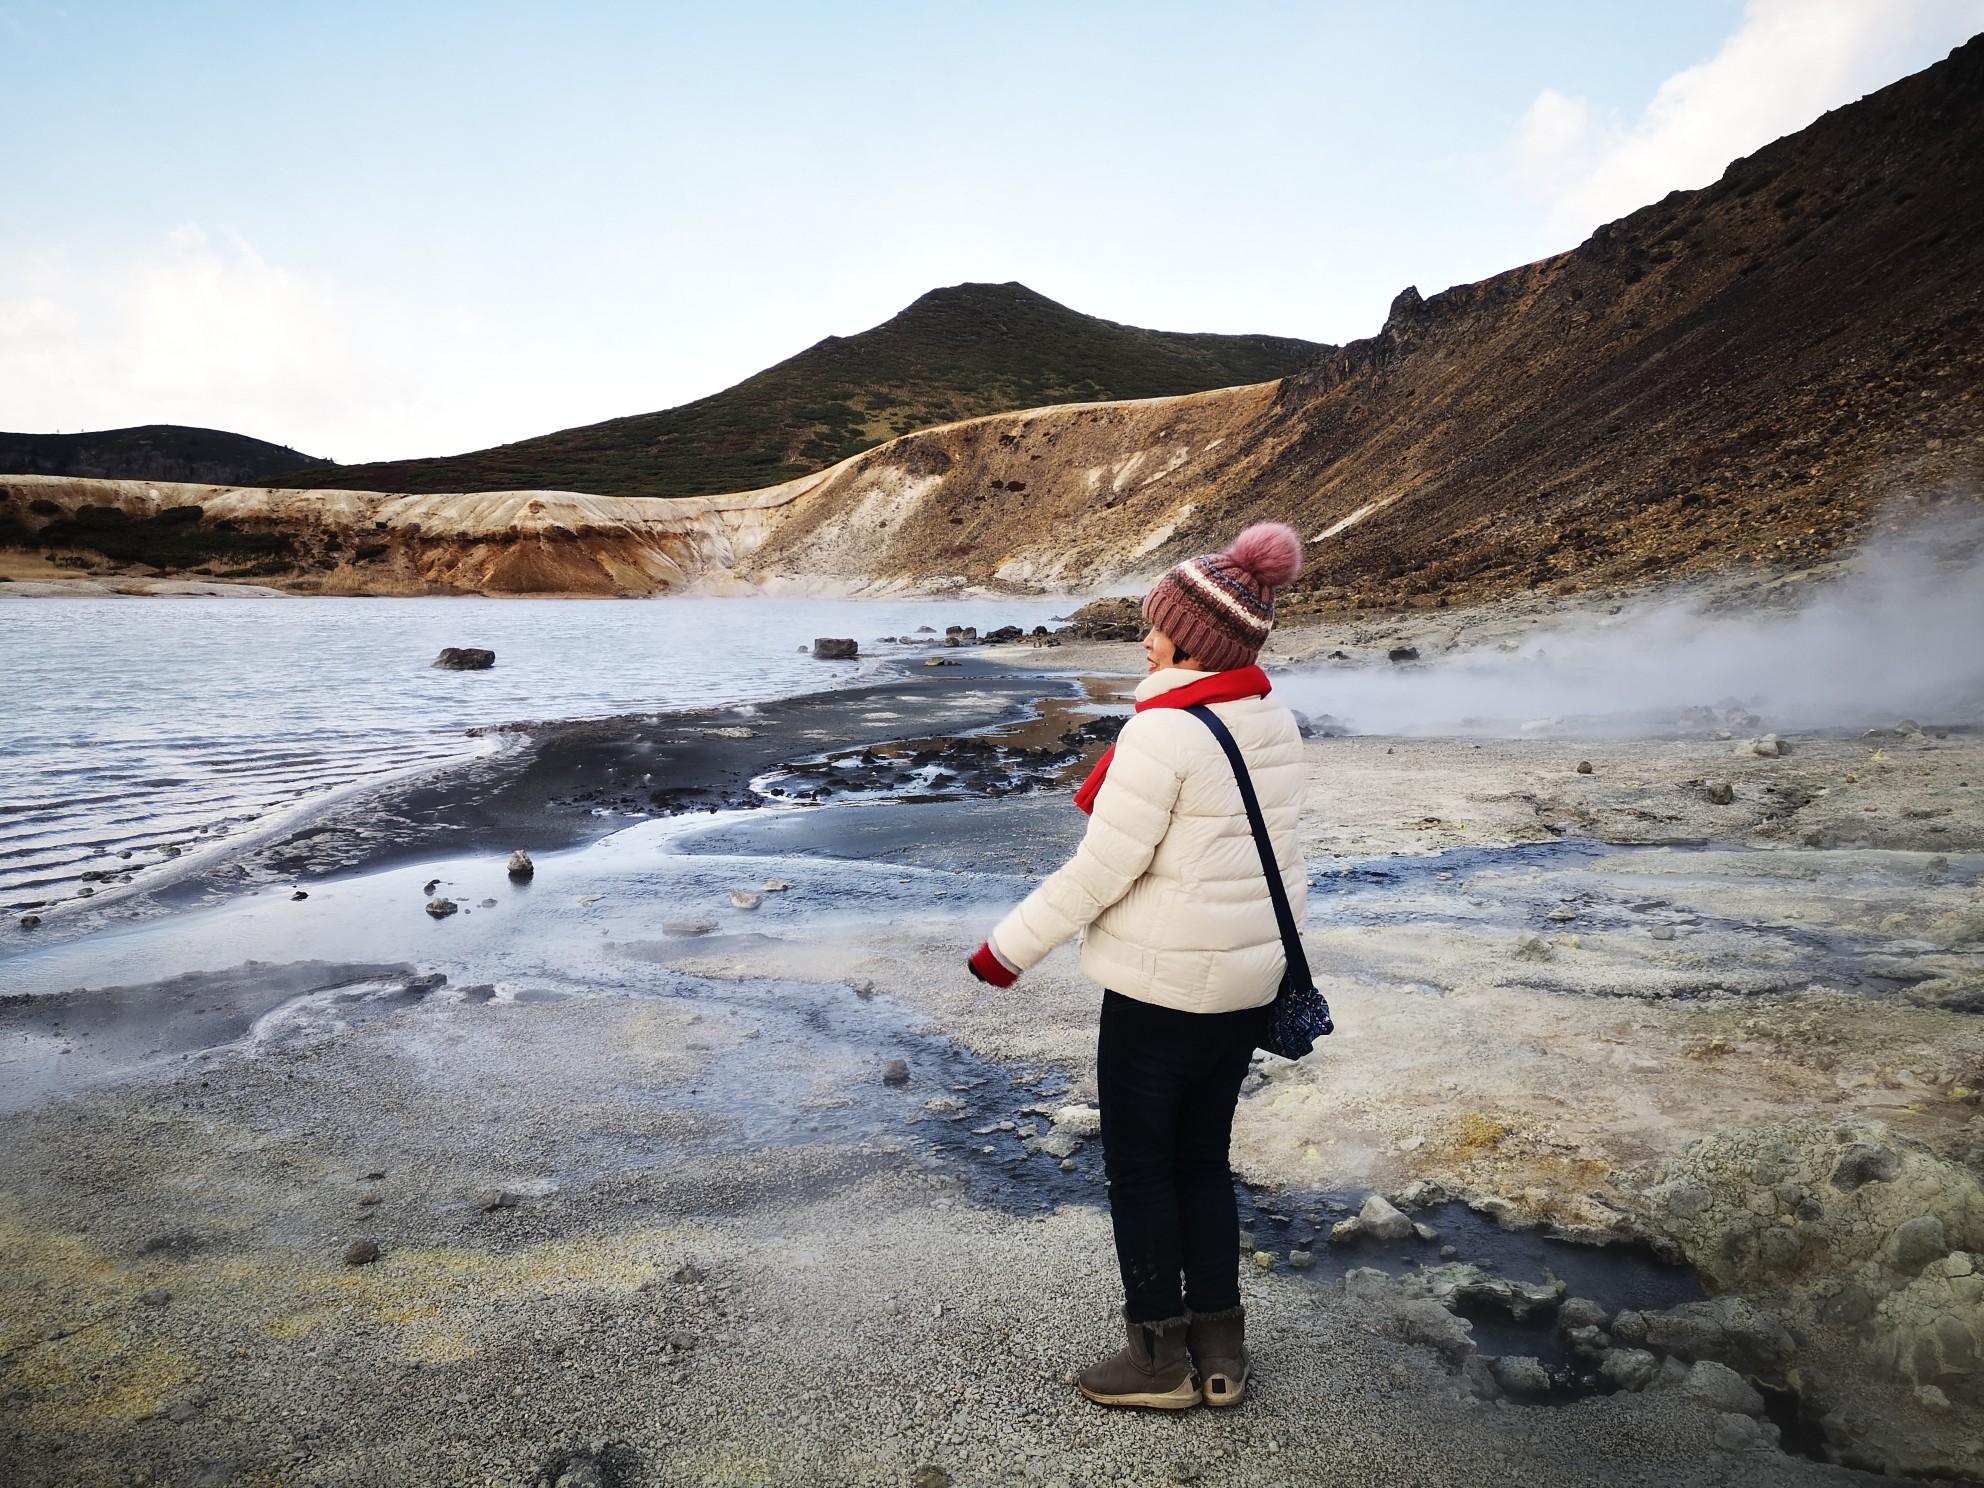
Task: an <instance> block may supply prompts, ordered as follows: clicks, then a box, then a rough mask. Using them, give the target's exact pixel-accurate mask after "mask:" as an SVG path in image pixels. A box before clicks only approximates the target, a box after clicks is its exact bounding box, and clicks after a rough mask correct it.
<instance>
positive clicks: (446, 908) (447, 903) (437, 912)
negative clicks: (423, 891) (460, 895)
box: [427, 899, 459, 920]
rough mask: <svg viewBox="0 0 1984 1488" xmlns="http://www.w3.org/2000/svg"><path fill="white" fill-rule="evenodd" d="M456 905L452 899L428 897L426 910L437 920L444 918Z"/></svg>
mask: <svg viewBox="0 0 1984 1488" xmlns="http://www.w3.org/2000/svg"><path fill="white" fill-rule="evenodd" d="M458 907H459V906H458V905H456V903H455V901H454V900H452V899H429V900H428V901H427V912H428V913H429V914H431V915H432V916H434V918H435V919H437V920H445V919H446V918H447V917H448V916H449V915H451V914H453V913H454V912H455V910H456V909H457V908H458Z"/></svg>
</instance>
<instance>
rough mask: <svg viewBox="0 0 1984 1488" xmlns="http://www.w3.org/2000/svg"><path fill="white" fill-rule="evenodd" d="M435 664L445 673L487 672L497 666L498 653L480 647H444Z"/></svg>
mask: <svg viewBox="0 0 1984 1488" xmlns="http://www.w3.org/2000/svg"><path fill="white" fill-rule="evenodd" d="M433 664H434V665H435V666H437V667H439V668H440V669H441V670H442V671H444V672H486V671H488V670H489V669H490V668H491V667H493V666H494V665H496V653H495V652H494V651H484V650H483V649H482V648H481V647H479V646H443V647H442V648H441V654H440V655H439V656H437V657H435V658H434V662H433Z"/></svg>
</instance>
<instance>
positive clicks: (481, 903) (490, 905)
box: [475, 899, 496, 909]
mask: <svg viewBox="0 0 1984 1488" xmlns="http://www.w3.org/2000/svg"><path fill="white" fill-rule="evenodd" d="M475 907H476V908H477V909H494V908H495V907H496V901H495V900H494V899H482V900H478V901H477V902H476V906H475Z"/></svg>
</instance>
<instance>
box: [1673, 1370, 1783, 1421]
mask: <svg viewBox="0 0 1984 1488" xmlns="http://www.w3.org/2000/svg"><path fill="white" fill-rule="evenodd" d="M1681 1388H1682V1390H1683V1391H1685V1392H1686V1393H1687V1395H1688V1397H1689V1398H1690V1399H1693V1400H1699V1401H1700V1402H1701V1403H1702V1404H1703V1405H1706V1406H1708V1407H1709V1408H1710V1409H1711V1410H1717V1411H1734V1412H1735V1413H1737V1414H1738V1415H1744V1416H1760V1415H1762V1414H1763V1413H1764V1398H1763V1396H1761V1395H1759V1394H1758V1393H1757V1392H1756V1391H1755V1390H1753V1389H1751V1388H1750V1384H1749V1382H1748V1381H1747V1380H1745V1379H1744V1378H1743V1376H1742V1375H1740V1374H1738V1373H1737V1372H1736V1371H1735V1370H1733V1369H1731V1368H1730V1367H1729V1366H1728V1365H1727V1364H1718V1363H1717V1362H1716V1361H1715V1360H1713V1359H1702V1360H1700V1361H1698V1362H1697V1363H1696V1364H1695V1366H1694V1367H1693V1368H1692V1369H1690V1370H1689V1371H1688V1376H1687V1378H1686V1379H1685V1380H1683V1381H1682V1383H1681Z"/></svg>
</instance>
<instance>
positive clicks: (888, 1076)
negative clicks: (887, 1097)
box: [882, 1059, 909, 1085]
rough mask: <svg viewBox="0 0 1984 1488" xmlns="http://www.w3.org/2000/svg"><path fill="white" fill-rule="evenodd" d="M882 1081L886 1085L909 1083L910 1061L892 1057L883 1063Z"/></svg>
mask: <svg viewBox="0 0 1984 1488" xmlns="http://www.w3.org/2000/svg"><path fill="white" fill-rule="evenodd" d="M882 1083H883V1084H884V1085H907V1084H908V1083H909V1064H908V1062H907V1061H906V1060H901V1059H891V1060H889V1061H887V1062H886V1063H885V1064H883V1066H882Z"/></svg>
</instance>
